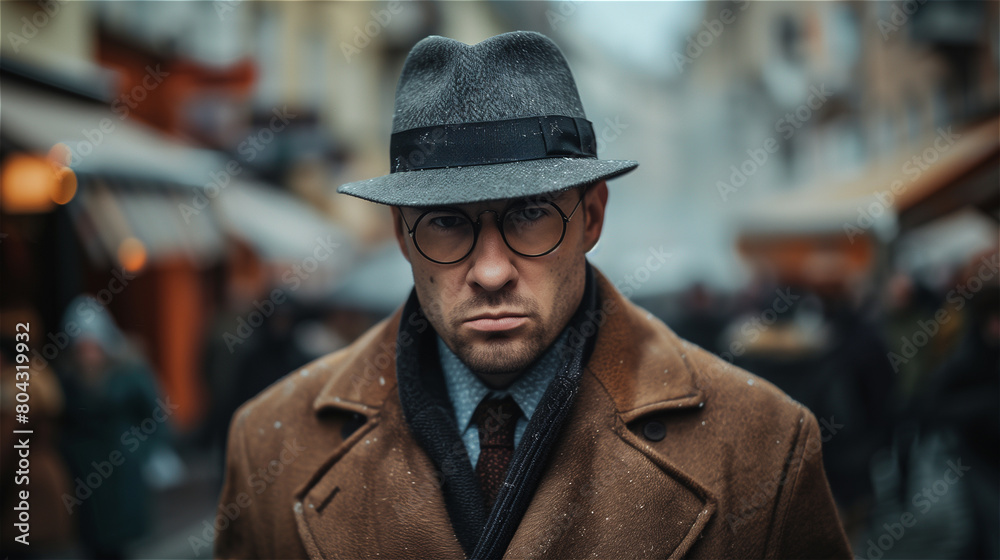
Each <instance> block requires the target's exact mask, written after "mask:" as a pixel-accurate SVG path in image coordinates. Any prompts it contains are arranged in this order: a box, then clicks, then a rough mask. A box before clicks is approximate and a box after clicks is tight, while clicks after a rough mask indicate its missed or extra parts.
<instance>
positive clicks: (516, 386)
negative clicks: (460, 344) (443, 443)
mask: <svg viewBox="0 0 1000 560" xmlns="http://www.w3.org/2000/svg"><path fill="white" fill-rule="evenodd" d="M567 334H568V331H565V330H564V331H563V332H562V334H560V335H559V338H558V339H556V341H555V342H554V343H553V344H552V345H551V346H549V348H548V350H546V351H545V353H544V354H542V357H541V358H539V359H538V360H536V361H535V363H534V364H532V365H531V367H530V368H529V369H528V371H526V372H524V374H522V375H521V376H520V377H518V378H517V380H515V381H514V383H512V384H511V385H510V386H509V387H507V388H506V389H503V390H494V389H490V388H489V387H487V386H486V385H484V384H483V382H482V381H480V380H479V378H478V377H476V375H475V374H474V373H472V371H471V370H470V369H469V368H468V366H466V365H465V363H463V362H462V360H461V359H459V357H458V356H456V355H455V353H454V352H452V351H451V349H450V348H448V345H447V344H445V343H444V341H443V340H441V337H440V336H439V337H436V338H437V345H438V355H439V356H440V358H441V369H442V370H443V371H444V380H445V385H446V386H447V388H448V398H449V399H451V403H452V407H453V408H454V410H455V421H456V424H457V426H458V431H459V433H462V432H464V431H465V430H466V429H467V428H468V427H469V423H470V422H472V415H473V414H474V413H475V411H476V407H478V406H479V403H480V402H482V400H483V399H484V398H485V397H487V396H491V397H493V398H502V397H505V396H507V395H510V396H511V397H513V398H514V402H516V403H517V406H519V407H520V408H521V412H522V413H524V418H525V419H526V420H530V419H531V415H532V414H534V412H535V408H537V407H538V403H539V402H541V400H542V395H544V394H545V389H546V388H548V386H549V383H550V382H551V381H552V379H553V378H554V377H555V376H556V372H557V368H559V367H560V366H561V365H562V364H561V363H560V353H559V352H558V349H559V348H561V347H563V346H564V343H565V341H566V337H567Z"/></svg>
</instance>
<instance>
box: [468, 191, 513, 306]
mask: <svg viewBox="0 0 1000 560" xmlns="http://www.w3.org/2000/svg"><path fill="white" fill-rule="evenodd" d="M486 214H492V216H487V215H486ZM479 219H480V223H481V224H482V226H481V228H480V230H479V240H478V241H477V242H476V247H475V249H473V251H472V254H471V255H469V257H470V259H471V260H470V265H471V266H470V267H469V272H468V275H467V277H466V279H467V281H468V283H469V284H470V285H472V286H474V287H475V286H478V287H479V288H482V289H483V290H486V291H488V292H495V291H497V290H500V289H502V288H504V287H505V286H508V285H513V283H514V282H515V281H516V280H517V268H515V266H514V262H513V259H515V258H516V257H517V255H515V254H514V252H513V251H511V250H510V247H508V246H507V244H506V243H504V240H503V237H502V235H501V234H500V229H499V228H498V227H497V220H496V212H494V211H492V210H487V211H485V212H483V214H481V215H480V216H479Z"/></svg>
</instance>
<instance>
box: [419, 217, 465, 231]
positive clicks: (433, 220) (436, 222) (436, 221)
mask: <svg viewBox="0 0 1000 560" xmlns="http://www.w3.org/2000/svg"><path fill="white" fill-rule="evenodd" d="M426 221H427V223H428V225H430V226H432V227H433V228H435V229H439V230H450V229H456V228H461V227H465V226H466V225H467V223H468V220H466V219H465V217H464V216H460V215H458V214H437V215H434V216H428V219H427V220H426Z"/></svg>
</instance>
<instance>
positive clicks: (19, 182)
mask: <svg viewBox="0 0 1000 560" xmlns="http://www.w3.org/2000/svg"><path fill="white" fill-rule="evenodd" d="M55 183H56V175H55V170H54V169H53V166H52V164H51V163H50V162H49V161H48V160H47V159H46V158H44V157H39V156H35V155H30V154H24V153H15V154H12V155H11V156H10V157H8V158H7V159H6V161H4V162H3V170H2V172H0V204H2V205H3V208H4V211H6V212H8V213H11V214H34V213H38V212H48V211H49V210H51V209H52V208H53V204H52V202H53V199H52V193H53V192H54V191H55V188H54V187H55ZM74 191H75V187H74Z"/></svg>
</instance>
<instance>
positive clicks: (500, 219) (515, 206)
mask: <svg viewBox="0 0 1000 560" xmlns="http://www.w3.org/2000/svg"><path fill="white" fill-rule="evenodd" d="M585 196H586V189H584V191H583V192H582V193H581V195H580V199H579V200H577V202H576V205H575V206H573V210H572V211H571V212H570V213H569V215H568V216H567V215H566V213H565V212H563V211H562V209H561V208H559V206H558V205H557V204H556V203H555V202H552V201H551V200H545V201H542V202H543V203H544V204H548V205H549V206H551V207H552V208H554V209H555V211H556V212H558V213H559V217H560V218H561V219H562V220H561V221H562V231H561V232H560V234H559V239H558V240H557V241H556V242H555V243H554V244H553V245H552V246H551V247H549V248H548V249H546V250H545V251H542V252H540V253H525V252H522V251H519V250H517V249H516V248H514V246H513V245H511V242H510V240H509V239H508V237H507V235H508V232H507V231H506V228H505V227H504V224H505V223H506V219H507V216H508V215H509V214H510V213H511V212H515V211H520V210H523V208H524V206H523V203H519V202H513V203H511V204H510V205H508V206H507V207H506V208H504V209H503V210H502V211H500V212H497V211H496V210H483V211H482V212H480V213H479V214H477V215H476V219H475V220H472V218H470V217H469V214H468V213H466V212H464V211H463V210H461V209H458V208H455V207H448V206H444V207H441V206H438V207H434V208H430V209H428V210H426V211H424V212H423V213H422V214H420V216H418V217H417V219H416V221H414V222H413V227H410V224H409V223H408V222H407V221H406V216H404V215H403V212H402V209H400V212H399V214H400V216H402V218H403V223H404V224H405V225H406V233H407V234H408V235H409V236H410V239H411V240H413V246H414V247H416V248H417V251H418V252H419V253H420V254H421V255H422V256H423V257H424V258H425V259H427V260H429V261H431V262H434V263H437V264H455V263H457V262H459V261H462V260H464V259H465V258H466V257H468V256H469V255H471V254H472V251H474V250H475V248H476V243H478V242H479V232H480V231H481V230H482V215H483V214H486V213H492V214H493V218H494V221H495V222H496V225H497V229H498V230H499V231H500V237H501V238H503V241H504V244H506V245H507V247H508V248H509V249H510V250H511V251H513V252H514V253H515V254H518V255H520V256H522V257H531V258H534V257H543V256H545V255H548V254H549V253H551V252H552V251H555V250H556V249H557V248H559V245H562V242H563V239H564V238H565V237H566V226H567V224H569V221H570V220H571V219H572V218H573V216H574V215H575V214H576V211H577V209H579V208H580V204H581V203H582V202H583V199H584V197H585ZM434 212H453V213H456V214H459V215H461V216H462V217H464V218H465V219H466V220H467V221H468V223H469V224H472V243H471V244H470V245H469V249H468V251H466V252H465V253H464V254H463V255H462V256H461V257H459V258H457V259H453V260H450V261H442V260H438V259H435V258H433V257H431V256H429V255H428V254H427V253H425V252H424V250H423V249H421V247H420V243H419V242H418V241H417V236H416V235H415V233H416V231H417V228H418V227H420V223H421V221H423V219H424V218H426V217H427V216H428V215H429V214H432V213H434Z"/></svg>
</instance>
